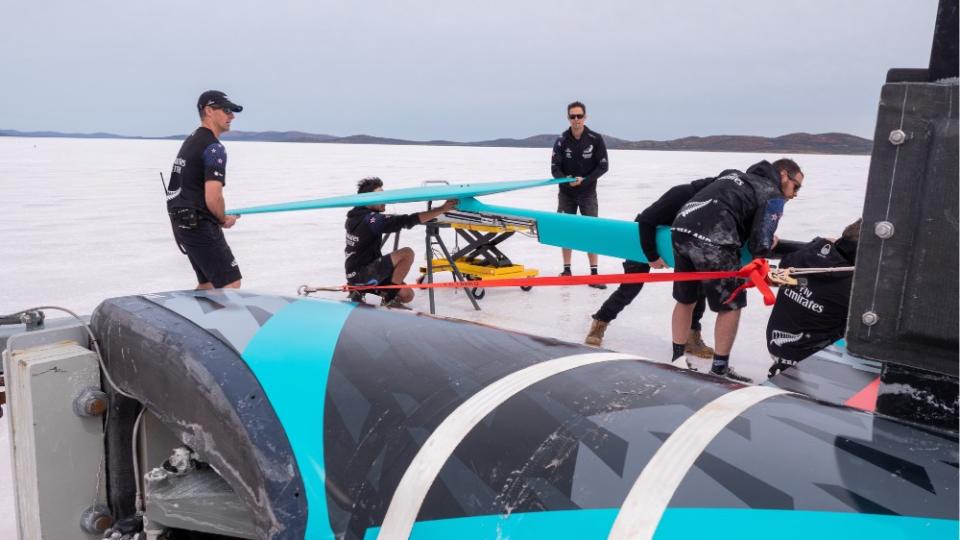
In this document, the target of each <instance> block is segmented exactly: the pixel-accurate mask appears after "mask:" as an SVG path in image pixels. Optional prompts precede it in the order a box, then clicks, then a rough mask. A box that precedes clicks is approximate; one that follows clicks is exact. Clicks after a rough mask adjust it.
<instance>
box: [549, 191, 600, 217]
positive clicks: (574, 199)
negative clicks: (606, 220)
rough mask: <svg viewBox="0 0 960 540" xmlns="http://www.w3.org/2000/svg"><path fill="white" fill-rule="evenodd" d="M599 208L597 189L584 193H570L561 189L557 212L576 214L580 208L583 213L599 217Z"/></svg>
mask: <svg viewBox="0 0 960 540" xmlns="http://www.w3.org/2000/svg"><path fill="white" fill-rule="evenodd" d="M599 208H600V205H599V204H597V192H596V191H591V192H590V193H584V194H582V195H569V194H567V193H566V192H563V191H561V192H559V195H558V197H557V212H560V213H561V214H576V213H577V209H579V210H580V214H581V215H584V216H593V217H597V214H598V210H599Z"/></svg>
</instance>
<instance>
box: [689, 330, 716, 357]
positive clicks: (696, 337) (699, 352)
mask: <svg viewBox="0 0 960 540" xmlns="http://www.w3.org/2000/svg"><path fill="white" fill-rule="evenodd" d="M683 352H685V353H686V354H692V355H693V356H697V357H700V358H713V347H711V346H709V345H707V344H706V343H704V342H703V337H701V336H700V331H699V330H690V337H689V338H687V347H686V348H685V349H684V350H683Z"/></svg>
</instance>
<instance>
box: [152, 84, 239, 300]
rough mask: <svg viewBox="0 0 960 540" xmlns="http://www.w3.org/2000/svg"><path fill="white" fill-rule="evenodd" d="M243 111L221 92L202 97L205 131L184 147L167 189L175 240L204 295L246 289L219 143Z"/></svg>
mask: <svg viewBox="0 0 960 540" xmlns="http://www.w3.org/2000/svg"><path fill="white" fill-rule="evenodd" d="M242 110H243V107H241V106H240V105H237V104H236V103H233V102H232V101H230V99H229V98H228V97H227V95H226V94H224V93H223V92H220V91H218V90H208V91H206V92H204V93H203V94H200V99H199V100H198V101H197V112H198V113H199V114H200V127H198V128H197V129H196V130H195V131H194V132H193V133H191V134H190V136H189V137H187V139H186V140H185V141H183V145H182V146H180V151H179V152H178V153H177V159H176V160H175V161H174V162H173V171H172V173H171V174H170V183H169V184H168V185H167V187H166V190H167V213H168V214H169V215H170V221H171V223H172V224H173V236H174V239H175V240H176V241H177V244H178V245H179V246H180V250H181V251H183V253H185V254H186V255H187V258H188V259H189V260H190V264H191V266H193V271H194V272H195V273H196V275H197V287H196V288H197V289H198V290H199V289H213V288H217V289H219V288H238V287H240V278H241V277H242V276H241V275H240V267H239V266H237V261H236V259H234V257H233V252H231V251H230V246H228V245H227V241H226V239H224V237H223V229H229V228H230V227H233V225H234V224H235V223H236V222H237V218H238V217H239V216H230V215H226V214H224V209H225V208H226V205H225V203H224V200H223V187H224V185H226V182H227V151H226V149H225V148H224V147H223V145H222V144H220V141H219V139H218V137H220V135H221V134H223V133H225V132H227V131H230V123H231V122H232V121H233V117H234V113H238V112H240V111H242Z"/></svg>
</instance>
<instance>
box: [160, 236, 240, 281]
mask: <svg viewBox="0 0 960 540" xmlns="http://www.w3.org/2000/svg"><path fill="white" fill-rule="evenodd" d="M174 230H175V231H176V232H175V233H174V237H175V239H176V240H177V243H178V244H180V246H181V247H182V248H183V250H184V251H186V252H187V258H188V259H190V265H191V266H193V271H194V272H196V274H197V283H210V284H212V285H213V286H214V287H216V288H218V289H219V288H221V287H223V286H224V285H228V284H230V283H233V282H234V281H237V280H239V279H240V278H241V277H243V276H242V275H241V274H240V267H239V266H238V265H237V260H236V259H235V258H234V257H233V252H232V251H230V246H228V245H227V240H226V239H225V238H224V237H223V229H222V228H221V227H220V225H217V224H216V223H214V222H212V221H210V220H209V219H201V220H199V221H198V222H197V226H196V227H195V228H193V229H181V228H178V227H175V228H174Z"/></svg>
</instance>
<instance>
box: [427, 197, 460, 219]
mask: <svg viewBox="0 0 960 540" xmlns="http://www.w3.org/2000/svg"><path fill="white" fill-rule="evenodd" d="M456 206H457V201H456V200H450V201H447V202H445V203H443V205H442V206H440V207H439V208H434V209H433V210H427V211H426V212H420V213H418V214H417V215H418V216H420V223H426V222H428V221H430V220H431V219H433V218H435V217H437V216H439V215H440V214H442V213H444V212H447V211H450V210H453V209H454V207H456Z"/></svg>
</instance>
